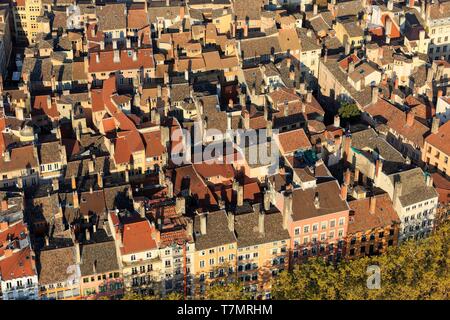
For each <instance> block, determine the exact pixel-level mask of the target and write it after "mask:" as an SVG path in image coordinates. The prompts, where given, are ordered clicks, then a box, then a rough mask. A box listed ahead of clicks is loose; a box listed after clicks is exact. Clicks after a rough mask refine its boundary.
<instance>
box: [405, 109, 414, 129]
mask: <svg viewBox="0 0 450 320" xmlns="http://www.w3.org/2000/svg"><path fill="white" fill-rule="evenodd" d="M413 124H414V112H412V111H411V110H410V111H407V112H406V125H407V126H408V127H412V125H413Z"/></svg>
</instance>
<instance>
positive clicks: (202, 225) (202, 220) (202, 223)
mask: <svg viewBox="0 0 450 320" xmlns="http://www.w3.org/2000/svg"><path fill="white" fill-rule="evenodd" d="M200 233H201V234H202V235H205V234H206V214H205V213H202V214H201V215H200Z"/></svg>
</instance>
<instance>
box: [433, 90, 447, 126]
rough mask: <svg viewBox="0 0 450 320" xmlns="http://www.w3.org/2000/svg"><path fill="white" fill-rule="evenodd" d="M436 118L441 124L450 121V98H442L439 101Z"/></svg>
mask: <svg viewBox="0 0 450 320" xmlns="http://www.w3.org/2000/svg"><path fill="white" fill-rule="evenodd" d="M436 116H437V117H438V118H439V119H440V120H441V123H446V122H447V121H448V120H449V119H450V96H442V97H439V98H438V99H437V103H436Z"/></svg>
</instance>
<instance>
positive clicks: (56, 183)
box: [52, 178, 59, 191]
mask: <svg viewBox="0 0 450 320" xmlns="http://www.w3.org/2000/svg"><path fill="white" fill-rule="evenodd" d="M52 186H53V191H58V190H59V180H58V178H53V180H52Z"/></svg>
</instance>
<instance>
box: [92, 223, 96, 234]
mask: <svg viewBox="0 0 450 320" xmlns="http://www.w3.org/2000/svg"><path fill="white" fill-rule="evenodd" d="M96 232H97V225H96V224H95V223H94V224H93V225H92V234H93V235H94V234H95V233H96Z"/></svg>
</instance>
